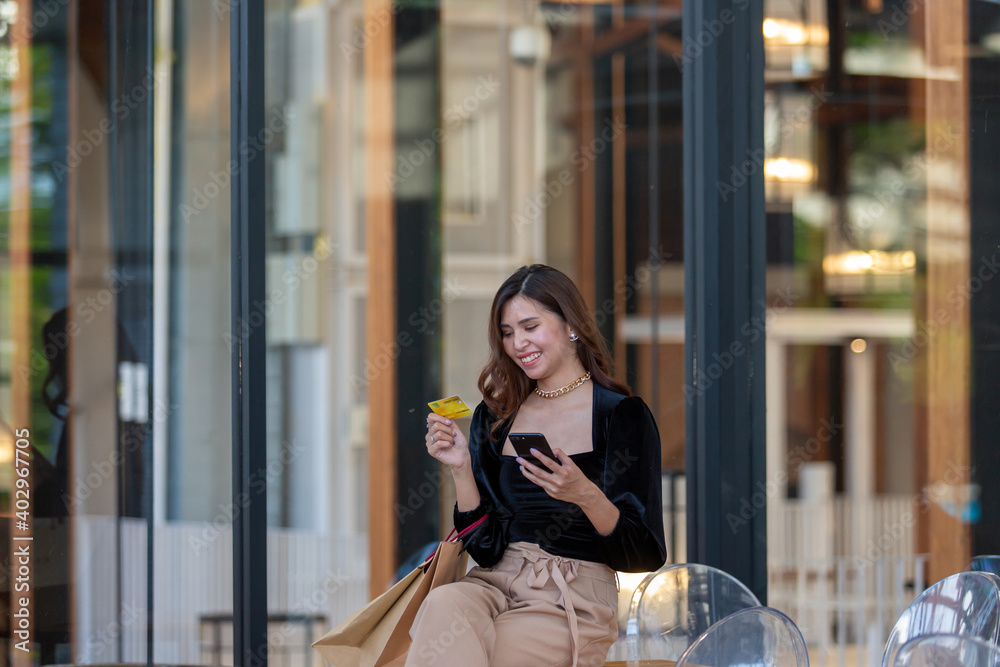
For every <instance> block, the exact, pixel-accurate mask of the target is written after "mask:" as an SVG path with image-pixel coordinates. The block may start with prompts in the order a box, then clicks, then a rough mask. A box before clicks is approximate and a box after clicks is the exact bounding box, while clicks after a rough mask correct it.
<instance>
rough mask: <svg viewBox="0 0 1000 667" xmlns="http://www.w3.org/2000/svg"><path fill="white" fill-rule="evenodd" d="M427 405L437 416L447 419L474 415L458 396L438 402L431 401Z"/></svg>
mask: <svg viewBox="0 0 1000 667" xmlns="http://www.w3.org/2000/svg"><path fill="white" fill-rule="evenodd" d="M427 405H429V406H430V408H431V411H432V412H433V413H434V414H436V415H441V416H442V417H444V418H445V419H458V418H459V417H466V416H468V415H471V414H472V410H470V409H469V406H468V405H466V404H465V401H463V400H462V399H461V398H459V397H458V396H449V397H448V398H442V399H439V400H436V401H431V402H430V403H428V404H427Z"/></svg>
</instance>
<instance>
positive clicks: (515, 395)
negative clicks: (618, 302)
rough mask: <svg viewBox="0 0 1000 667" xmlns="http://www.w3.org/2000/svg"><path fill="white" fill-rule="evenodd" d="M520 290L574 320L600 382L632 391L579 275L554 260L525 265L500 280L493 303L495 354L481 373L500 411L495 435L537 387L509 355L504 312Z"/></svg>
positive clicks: (579, 345) (584, 360)
mask: <svg viewBox="0 0 1000 667" xmlns="http://www.w3.org/2000/svg"><path fill="white" fill-rule="evenodd" d="M516 296H524V297H527V298H529V299H532V300H533V301H536V302H537V303H538V304H539V305H540V306H541V307H542V308H544V309H545V310H547V311H549V312H550V313H554V314H555V315H557V316H558V317H559V318H560V319H561V320H562V321H564V322H566V323H568V324H569V326H570V327H571V329H572V330H573V332H574V333H575V334H576V335H577V336H578V337H579V340H578V341H576V354H577V356H578V357H579V358H580V363H581V364H583V368H584V370H586V371H588V372H589V373H590V374H591V379H592V380H593V381H594V382H596V383H597V384H599V385H601V386H602V387H605V388H607V389H610V390H611V391H615V392H618V393H620V394H625V395H626V396H631V395H632V391H631V390H630V389H629V388H628V386H626V385H624V384H622V383H620V382H617V381H616V380H614V379H613V378H612V377H611V376H612V374H613V372H612V366H611V362H610V358H611V355H610V354H609V353H608V348H607V346H606V345H605V344H604V338H603V336H601V333H600V331H598V329H597V322H596V321H595V320H594V316H593V314H592V313H591V312H590V311H588V310H587V305H586V303H585V302H584V300H583V296H582V295H581V294H580V290H578V289H577V288H576V285H574V284H573V281H572V280H570V279H569V277H568V276H566V274H565V273H563V272H562V271H559V270H558V269H553V268H552V267H551V266H546V265H544V264H532V265H531V266H522V267H521V268H520V269H518V270H517V271H515V272H514V274H513V275H512V276H510V277H509V278H507V280H505V281H504V283H503V285H501V286H500V289H499V290H497V294H496V296H495V297H493V306H492V307H491V308H490V322H489V332H488V336H489V341H490V358H489V361H487V362H486V366H485V367H483V371H482V373H480V374H479V391H480V392H482V394H483V400H484V401H486V405H487V406H488V407H489V408H490V409H491V410H493V412H495V413H496V415H497V417H499V419H498V420H497V421H496V422H495V423H494V424H493V427H492V428H491V429H490V436H491V437H493V436H494V434H495V433H496V431H497V429H498V428H500V426H501V425H502V424H503V423H504V422H506V421H507V419H509V418H510V417H511V416H512V415H513V414H514V413H515V412H516V411H517V408H518V407H519V406H520V405H521V403H523V402H524V400H525V399H526V398H528V396H529V395H530V394H531V392H532V391H534V389H535V381H534V380H532V379H531V378H529V377H528V376H527V375H526V374H525V373H524V371H523V370H521V367H520V366H518V364H517V362H515V361H514V360H513V359H511V358H510V357H509V356H507V352H506V351H504V347H503V333H502V332H501V331H500V317H501V314H502V313H503V308H504V306H505V305H507V302H508V301H510V300H511V299H513V298H514V297H516Z"/></svg>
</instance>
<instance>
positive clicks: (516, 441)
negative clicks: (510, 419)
mask: <svg viewBox="0 0 1000 667" xmlns="http://www.w3.org/2000/svg"><path fill="white" fill-rule="evenodd" d="M507 437H508V438H510V444H512V445H514V451H515V452H517V455H518V456H520V457H521V458H523V459H527V460H528V461H529V462H531V463H532V464H533V465H537V466H540V467H542V468H544V469H547V467H546V465H545V464H544V463H542V462H541V461H539V460H538V459H537V458H535V457H534V455H532V453H531V448H532V447H534V448H535V449H537V450H538V451H540V452H541V453H542V454H545V456H547V457H549V458H550V459H552V460H553V461H555V462H556V463H559V459H557V458H556V455H555V454H553V453H552V448H551V447H549V441H548V440H546V439H545V436H544V435H542V434H541V433H511V434H509V435H508V436H507ZM559 465H562V464H561V463H559Z"/></svg>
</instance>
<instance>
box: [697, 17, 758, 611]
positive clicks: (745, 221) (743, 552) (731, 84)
mask: <svg viewBox="0 0 1000 667" xmlns="http://www.w3.org/2000/svg"><path fill="white" fill-rule="evenodd" d="M762 23H763V9H762V3H759V2H751V1H747V0H704V1H703V2H699V3H693V4H692V5H691V6H690V7H688V6H685V10H684V44H685V54H684V205H685V211H684V246H685V256H684V273H685V294H684V296H685V306H684V308H685V334H686V345H685V357H686V371H685V373H686V375H685V382H686V387H685V395H686V397H687V402H686V422H687V423H686V451H687V488H688V498H687V504H688V508H687V510H688V512H687V514H688V550H687V555H688V560H689V561H691V562H698V563H704V564H706V565H713V566H716V567H719V568H722V569H723V570H725V571H727V572H729V573H730V574H733V575H734V576H736V577H737V578H739V579H740V580H741V581H743V582H744V583H745V584H747V585H748V586H749V587H750V589H751V590H752V591H753V592H754V594H755V595H757V597H758V598H760V599H761V601H766V594H767V576H766V556H767V545H766V541H765V540H766V533H765V528H766V519H765V515H766V506H765V505H764V504H763V503H764V502H765V501H766V495H765V494H764V491H763V489H764V488H766V486H765V484H764V477H765V470H764V465H765V453H766V447H765V442H764V393H765V386H764V373H763V370H764V345H765V336H764V332H763V331H762V330H761V327H762V326H763V324H762V323H763V319H764V299H765V272H764V269H765V259H766V257H765V244H764V241H765V228H764V221H765V211H764V176H763V172H764V164H763V105H764V58H763V34H762V30H761V28H762ZM709 26H723V29H722V30H721V31H719V30H711V31H710V30H709ZM735 174H742V176H741V177H739V178H737V177H736V176H735ZM734 346H736V347H734ZM748 506H749V507H750V510H749V511H748V510H747V509H746V508H747V507H748Z"/></svg>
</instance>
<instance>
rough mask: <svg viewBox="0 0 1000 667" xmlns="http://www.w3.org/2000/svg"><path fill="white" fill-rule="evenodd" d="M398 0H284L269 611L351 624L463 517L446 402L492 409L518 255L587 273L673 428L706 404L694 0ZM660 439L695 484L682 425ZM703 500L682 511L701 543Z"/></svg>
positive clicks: (677, 507) (619, 359) (629, 361)
mask: <svg viewBox="0 0 1000 667" xmlns="http://www.w3.org/2000/svg"><path fill="white" fill-rule="evenodd" d="M395 10H396V11H389V10H387V9H386V8H385V7H384V6H381V5H378V4H377V3H374V4H373V3H362V2H360V1H351V2H346V3H339V4H338V5H337V6H336V7H335V8H333V7H327V6H323V5H317V4H314V3H297V4H296V3H292V4H290V5H287V6H285V7H282V8H277V7H276V8H273V9H271V10H269V24H268V25H269V27H268V44H269V45H272V46H269V49H268V55H267V72H268V79H267V93H266V94H267V100H268V109H267V111H268V113H269V114H279V113H282V114H285V115H286V116H287V117H288V118H289V122H288V124H287V126H286V127H283V128H282V129H281V130H280V131H276V132H275V138H274V141H273V142H272V143H270V144H269V145H268V154H267V155H268V157H267V159H268V184H269V185H268V193H269V198H270V199H269V202H270V203H269V206H268V250H267V252H268V266H269V271H268V294H269V295H270V296H271V300H272V301H273V303H274V309H273V311H272V312H273V314H272V315H271V316H269V317H268V318H267V319H266V326H267V335H268V376H269V384H268V406H269V407H268V409H269V412H268V428H269V433H268V443H269V445H268V446H269V456H270V457H271V458H272V459H273V460H275V461H278V462H281V463H280V465H279V464H277V463H276V464H275V472H274V474H273V475H270V476H268V478H267V485H268V493H269V549H270V551H269V557H270V558H271V559H272V560H271V562H272V568H271V574H270V577H269V587H270V588H269V590H270V591H273V593H274V594H273V595H272V596H271V597H270V599H269V613H270V614H271V616H272V617H278V616H281V615H285V614H295V613H299V614H303V615H305V616H308V617H309V618H312V619H314V620H316V621H317V622H321V623H323V624H324V625H325V627H326V628H327V629H328V628H329V627H332V626H333V625H335V624H336V623H338V622H339V621H341V620H343V619H344V618H345V617H346V616H347V615H348V614H349V613H351V612H352V611H354V610H356V609H357V608H359V607H360V606H361V605H363V604H364V603H365V601H367V600H368V599H369V598H370V597H371V596H373V595H376V594H377V593H379V592H381V591H382V590H384V589H385V587H386V585H387V584H389V583H391V580H392V579H393V578H395V577H398V576H400V574H401V573H402V571H403V570H405V569H406V567H407V564H409V563H411V562H413V561H414V559H415V558H416V557H417V555H418V554H420V553H423V552H424V551H425V549H426V547H427V545H428V544H429V543H432V542H435V541H436V540H438V539H440V538H441V537H442V536H443V533H446V532H447V530H448V528H450V526H451V523H452V516H451V510H452V506H453V504H454V495H453V494H454V491H453V489H452V488H451V484H450V481H447V479H446V477H445V475H444V474H443V473H442V471H441V470H440V469H438V468H437V464H436V463H434V462H433V460H432V459H430V457H427V456H426V453H425V451H424V448H423V446H422V440H423V436H424V430H425V425H424V422H423V415H424V414H426V403H427V401H429V400H432V399H437V398H440V397H443V396H449V395H453V394H458V395H460V396H462V397H463V398H464V399H466V400H467V401H469V402H471V403H472V404H473V405H474V404H475V403H478V401H479V396H478V392H477V389H476V379H477V376H478V372H479V369H480V367H481V363H482V361H483V360H484V359H485V354H486V352H487V349H486V339H485V336H482V335H476V333H477V332H478V331H485V326H486V319H487V314H488V312H489V307H490V302H491V299H492V297H493V295H494V294H495V292H496V288H497V286H498V285H499V284H500V283H501V282H502V281H503V280H504V279H505V278H506V277H507V276H508V275H510V273H512V272H513V271H514V270H516V269H517V268H518V267H519V266H521V265H523V264H530V263H533V262H543V263H547V264H550V265H553V266H555V267H557V268H559V269H560V270H563V271H564V272H566V273H567V274H568V275H569V276H570V277H572V278H573V279H574V281H575V282H576V283H577V284H578V285H580V286H581V288H582V290H583V292H584V294H585V295H586V298H587V299H588V300H589V302H590V303H591V305H592V307H593V308H594V310H595V312H596V313H597V317H598V322H599V324H600V325H601V327H602V331H603V332H604V334H605V336H606V338H607V339H608V342H609V343H610V344H611V347H612V348H613V349H614V350H615V357H616V363H617V366H618V372H619V377H620V379H622V380H627V381H628V382H630V383H631V385H632V387H633V389H634V390H635V391H636V392H638V393H639V394H641V395H643V396H644V397H646V398H647V400H648V401H649V402H650V404H651V405H653V401H654V400H656V399H658V400H657V403H656V408H655V411H656V416H657V419H658V420H660V423H664V422H665V421H666V422H669V423H677V424H679V423H683V419H684V416H683V415H684V400H685V399H684V396H683V393H682V386H683V333H682V332H683V326H682V324H681V322H682V320H681V317H682V313H683V300H682V295H683V284H682V279H681V278H682V273H683V268H682V264H681V262H682V259H683V257H682V235H681V228H682V224H683V223H682V210H683V209H682V202H681V200H680V193H681V183H682V178H681V176H680V173H679V169H680V164H681V146H682V135H681V132H680V121H681V115H682V111H681V107H682V105H681V90H680V89H681V77H680V70H679V68H678V63H679V60H678V59H677V58H676V56H677V55H678V54H679V48H678V45H679V44H680V24H681V21H680V19H681V14H680V3H679V2H671V3H663V6H662V7H660V8H659V9H658V10H657V13H656V14H655V15H654V14H651V13H650V9H649V8H648V7H647V6H645V5H642V6H640V5H636V6H632V5H626V4H625V3H612V4H592V3H571V2H557V3H537V2H529V3H521V4H511V3H504V2H475V3H471V2H457V1H450V0H449V1H447V2H443V3H440V4H439V5H437V6H430V5H426V6H425V5H401V6H399V7H395ZM653 20H655V21H656V25H657V28H658V30H657V31H654V32H652V33H651V31H650V21H653ZM390 23H391V30H392V31H393V32H392V33H391V35H392V38H391V39H387V38H386V34H389V33H387V32H385V31H389V30H390V27H389V26H390ZM651 34H656V38H655V39H653V40H652V41H651V39H650V36H651ZM651 54H652V55H653V56H654V58H653V60H654V61H655V62H656V66H657V68H658V71H659V73H660V79H661V81H660V83H659V91H658V93H657V95H656V96H655V97H652V96H651V95H650V93H649V88H648V80H649V76H648V74H649V72H648V67H649V63H650V55H651ZM386 62H391V63H392V69H391V71H390V70H389V69H388V68H386V67H385V65H386ZM386 91H391V98H387V97H384V95H385V94H386ZM382 104H390V105H393V106H392V108H393V112H392V113H391V114H388V116H387V115H386V114H384V113H383V111H384V110H383V109H382V107H381V106H380V105H382ZM372 105H375V106H374V107H373V106H372ZM651 105H658V106H659V123H660V126H659V128H657V129H658V134H657V133H654V132H652V131H651V128H650V127H649V123H650V121H649V118H650V106H651ZM385 137H391V138H392V140H391V144H390V145H388V146H387V145H386V144H385V143H384V140H385ZM654 141H656V142H658V143H656V144H654V143H653V142H654ZM654 159H655V160H658V162H659V165H660V167H659V177H658V178H659V180H658V182H657V183H656V187H651V185H652V184H651V183H650V164H651V161H652V160H654ZM372 165H378V167H377V169H376V171H375V172H374V173H373V172H372V170H371V167H372ZM314 179H315V181H314ZM314 183H315V184H314ZM651 191H652V192H654V193H656V194H658V196H659V198H660V199H659V202H658V204H659V210H660V214H659V217H658V219H657V220H655V221H651V213H650V209H651V201H650V192H651ZM384 197H390V198H391V202H390V203H389V205H388V206H387V205H386V202H385V200H384V199H383V198H384ZM388 215H391V216H392V220H391V223H392V224H391V225H389V224H388V223H387V221H386V216H388ZM387 228H389V229H391V232H392V234H394V237H393V240H391V241H388V242H385V241H380V242H379V245H378V246H377V247H375V248H372V247H371V246H370V245H369V244H370V243H372V239H380V238H381V239H385V238H389V237H386V236H384V234H385V233H386V229H387ZM389 257H391V258H392V259H391V262H390V261H389V260H388V259H387V258H389ZM386 267H387V268H386ZM383 274H388V276H386V275H383ZM654 280H658V281H659V282H658V295H657V296H656V301H655V303H654V302H653V295H654V290H653V288H652V284H653V282H654ZM387 303H392V304H393V306H392V310H391V312H392V313H393V322H392V323H391V325H390V326H388V327H386V317H387V312H386V310H385V304H387ZM654 317H655V318H656V320H657V322H661V324H660V327H659V334H658V336H657V338H656V339H655V340H654V339H653V337H652V335H651V331H652V327H653V318H654ZM654 351H655V352H656V353H658V356H654ZM654 358H656V359H657V362H656V365H655V366H654V363H653V359H654ZM389 425H391V426H389ZM661 433H662V435H663V448H664V449H663V458H664V462H665V470H666V471H667V475H666V477H665V481H664V483H665V484H666V485H667V487H668V488H669V489H670V490H671V493H670V494H668V495H669V497H670V498H671V499H682V498H683V497H684V490H683V475H682V474H680V473H681V471H683V467H684V459H683V451H684V435H683V429H676V428H671V429H661ZM282 452H286V453H287V454H288V455H287V456H285V457H284V459H282ZM387 480H391V481H387ZM387 497H388V498H390V499H391V500H390V501H388V503H387V501H386V498H387ZM682 505H683V504H682V502H681V503H678V502H676V501H675V500H672V501H671V503H669V504H668V505H667V506H666V507H665V508H664V511H665V514H666V517H667V520H668V525H670V524H672V528H669V529H668V533H670V535H671V537H672V539H673V544H672V545H671V547H670V552H671V555H672V557H680V558H682V557H683V542H684V535H683V506H682ZM393 552H395V553H393ZM630 590H631V589H630ZM317 591H321V592H323V593H322V594H319V595H318V596H317V595H316V592H317ZM629 592H630V591H623V593H622V597H623V598H624V599H625V602H623V603H622V605H620V606H622V607H623V608H622V609H621V614H620V615H621V617H622V621H624V616H625V612H626V611H627V595H628V593H629ZM290 660H293V661H294V660H298V658H294V659H292V658H290Z"/></svg>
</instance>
